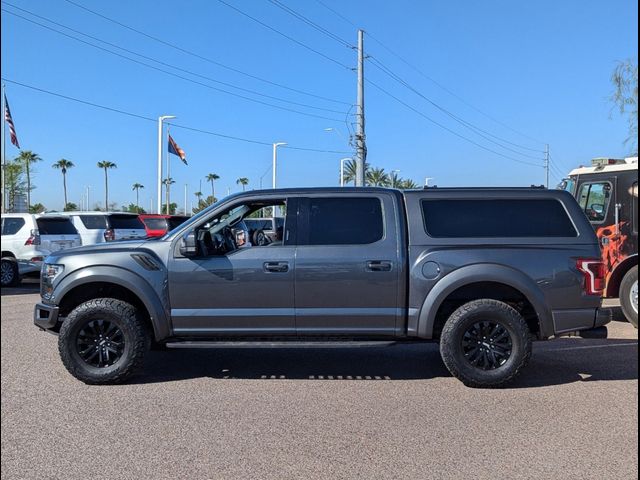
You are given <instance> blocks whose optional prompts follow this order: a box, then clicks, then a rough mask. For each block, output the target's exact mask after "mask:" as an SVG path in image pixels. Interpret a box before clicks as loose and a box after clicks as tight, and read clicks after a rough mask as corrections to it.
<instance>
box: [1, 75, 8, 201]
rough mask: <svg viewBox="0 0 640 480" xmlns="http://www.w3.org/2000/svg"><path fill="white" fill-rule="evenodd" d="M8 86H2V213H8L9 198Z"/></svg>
mask: <svg viewBox="0 0 640 480" xmlns="http://www.w3.org/2000/svg"><path fill="white" fill-rule="evenodd" d="M5 88H6V85H5V84H4V83H3V84H2V213H6V212H7V196H6V192H5V181H4V173H5V172H4V171H5V168H6V163H5V160H6V151H5V147H6V145H5V139H4V124H5V123H7V121H6V119H5V115H6V113H5V112H6V110H5V109H6V108H7V107H6V103H7V102H6V100H5V98H6V96H5V92H4V90H5Z"/></svg>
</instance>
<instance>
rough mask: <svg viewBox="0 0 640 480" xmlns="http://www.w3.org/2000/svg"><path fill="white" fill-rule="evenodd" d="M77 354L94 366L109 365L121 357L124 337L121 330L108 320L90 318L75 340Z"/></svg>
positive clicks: (102, 366)
mask: <svg viewBox="0 0 640 480" xmlns="http://www.w3.org/2000/svg"><path fill="white" fill-rule="evenodd" d="M76 346H77V348H78V355H80V358H82V359H83V360H84V361H85V362H86V363H87V364H89V365H91V366H92V367H96V368H104V367H110V366H111V365H114V364H115V363H117V362H118V360H120V358H122V354H123V352H124V347H125V338H124V334H123V333H122V330H120V328H119V327H118V325H116V324H115V323H114V322H110V321H108V320H92V321H90V322H88V323H87V324H86V325H85V326H84V327H83V328H82V329H81V330H80V331H79V332H78V337H77V340H76Z"/></svg>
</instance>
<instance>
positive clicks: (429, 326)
mask: <svg viewBox="0 0 640 480" xmlns="http://www.w3.org/2000/svg"><path fill="white" fill-rule="evenodd" d="M479 282H495V283H502V284H505V285H508V286H510V287H513V288H515V289H516V290H518V291H520V292H521V293H522V294H523V295H524V296H525V297H526V298H527V300H529V302H530V303H531V305H532V306H533V308H534V310H535V311H536V314H537V315H538V322H539V325H540V337H541V338H547V337H550V336H551V335H553V332H554V330H553V320H552V315H551V311H550V310H549V308H548V307H547V304H546V301H545V297H544V294H543V293H542V290H541V289H540V288H539V287H538V285H537V284H536V283H535V281H534V280H533V279H531V278H530V277H528V276H527V275H525V274H524V273H523V272H521V271H519V270H516V269H514V268H511V267H506V266H503V265H496V264H490V263H488V264H475V265H469V266H467V267H462V268H459V269H457V270H454V271H453V272H451V273H449V274H448V275H446V276H444V277H443V278H442V279H441V280H440V281H439V282H438V283H436V285H435V286H434V287H433V288H432V289H431V291H430V292H429V294H428V295H427V297H426V298H425V300H424V302H423V304H422V308H421V309H420V314H419V317H418V331H417V333H418V337H420V338H428V339H430V338H433V328H434V325H435V321H436V314H437V312H438V310H439V308H440V306H441V305H442V302H444V300H445V299H446V298H447V297H448V296H449V295H450V294H452V293H453V292H454V291H456V290H457V289H459V288H461V287H464V286H465V285H469V284H472V283H479Z"/></svg>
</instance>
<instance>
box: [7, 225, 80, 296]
mask: <svg viewBox="0 0 640 480" xmlns="http://www.w3.org/2000/svg"><path fill="white" fill-rule="evenodd" d="M80 245H82V242H81V240H80V235H78V231H77V230H76V228H75V227H74V226H73V223H71V221H70V220H69V218H67V217H64V216H61V215H33V214H30V213H7V214H4V215H2V268H1V271H0V277H1V280H2V286H3V287H7V286H13V285H17V284H18V283H19V282H20V276H21V275H24V274H27V273H32V272H39V271H40V267H41V266H42V261H43V260H44V259H45V258H46V257H47V256H48V255H49V254H50V253H52V252H57V251H59V250H63V249H66V248H72V247H79V246H80Z"/></svg>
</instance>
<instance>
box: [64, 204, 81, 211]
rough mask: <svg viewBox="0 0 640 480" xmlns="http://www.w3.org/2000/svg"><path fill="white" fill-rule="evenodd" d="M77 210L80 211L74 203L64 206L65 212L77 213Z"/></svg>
mask: <svg viewBox="0 0 640 480" xmlns="http://www.w3.org/2000/svg"><path fill="white" fill-rule="evenodd" d="M76 210H78V205H76V204H75V203H73V202H69V203H66V204H65V206H64V211H65V212H75V211H76Z"/></svg>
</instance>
